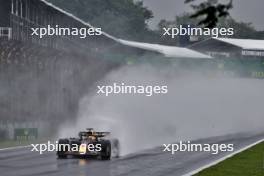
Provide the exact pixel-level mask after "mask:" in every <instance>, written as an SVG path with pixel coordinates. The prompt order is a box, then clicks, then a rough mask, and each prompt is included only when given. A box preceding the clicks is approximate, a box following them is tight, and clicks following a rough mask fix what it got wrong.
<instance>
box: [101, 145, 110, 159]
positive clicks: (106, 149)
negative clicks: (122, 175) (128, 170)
mask: <svg viewBox="0 0 264 176" xmlns="http://www.w3.org/2000/svg"><path fill="white" fill-rule="evenodd" d="M101 145H102V151H101V159H102V160H110V159H111V152H112V151H111V142H110V141H102V143H101Z"/></svg>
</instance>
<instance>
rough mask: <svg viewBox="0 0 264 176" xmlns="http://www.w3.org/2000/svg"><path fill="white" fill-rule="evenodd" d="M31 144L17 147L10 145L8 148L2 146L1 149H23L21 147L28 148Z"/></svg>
mask: <svg viewBox="0 0 264 176" xmlns="http://www.w3.org/2000/svg"><path fill="white" fill-rule="evenodd" d="M30 146H31V145H27V146H17V147H8V148H2V149H0V151H4V150H13V149H21V148H27V147H30Z"/></svg>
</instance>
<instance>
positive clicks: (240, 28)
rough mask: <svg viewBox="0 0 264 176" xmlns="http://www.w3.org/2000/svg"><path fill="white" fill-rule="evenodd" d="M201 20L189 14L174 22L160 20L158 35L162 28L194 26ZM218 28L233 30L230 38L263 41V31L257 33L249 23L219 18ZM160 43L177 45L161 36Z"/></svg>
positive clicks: (229, 18) (184, 14) (230, 18)
mask: <svg viewBox="0 0 264 176" xmlns="http://www.w3.org/2000/svg"><path fill="white" fill-rule="evenodd" d="M200 20H201V18H199V17H197V18H192V17H191V14H190V13H183V14H181V15H179V16H176V17H175V19H174V20H164V19H163V20H161V21H160V23H159V25H158V31H159V33H162V31H163V28H164V27H172V26H173V27H179V25H186V24H189V25H192V26H196V24H198V23H199V21H200ZM216 27H218V28H221V27H223V28H234V35H233V36H229V37H230V38H244V39H264V31H257V30H256V29H255V28H254V27H253V25H252V24H251V23H245V22H238V21H236V20H235V19H233V18H232V17H226V18H223V17H222V18H219V20H218V24H217V26H216ZM203 39H205V36H201V37H200V40H203ZM161 43H163V44H168V45H177V39H176V40H175V39H172V38H171V37H170V36H165V37H164V36H163V37H162V39H161Z"/></svg>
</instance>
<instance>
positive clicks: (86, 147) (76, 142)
mask: <svg viewBox="0 0 264 176" xmlns="http://www.w3.org/2000/svg"><path fill="white" fill-rule="evenodd" d="M109 135H110V132H96V131H94V130H93V129H92V128H88V129H87V131H81V132H79V137H78V138H68V139H59V141H58V145H57V156H58V158H67V156H69V155H72V156H84V157H91V156H95V157H99V158H101V159H102V160H110V159H111V158H112V157H119V153H120V147H119V141H118V140H117V139H110V138H109V137H108V136H109Z"/></svg>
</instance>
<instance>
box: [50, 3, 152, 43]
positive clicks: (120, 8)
mask: <svg viewBox="0 0 264 176" xmlns="http://www.w3.org/2000/svg"><path fill="white" fill-rule="evenodd" d="M50 2H52V3H53V4H55V5H57V6H59V7H61V8H63V9H65V10H66V11H69V12H71V13H73V14H74V15H76V16H78V17H79V18H81V19H83V20H85V21H87V22H89V23H90V24H92V25H93V26H96V27H101V28H102V29H103V31H105V32H107V33H109V34H112V35H115V36H117V37H122V38H126V39H133V40H146V39H150V38H151V37H152V31H150V30H149V29H148V26H147V21H148V20H150V19H151V18H152V17H153V14H152V11H150V10H148V9H147V8H146V7H144V6H143V2H142V1H136V2H134V1H133V0H50Z"/></svg>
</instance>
